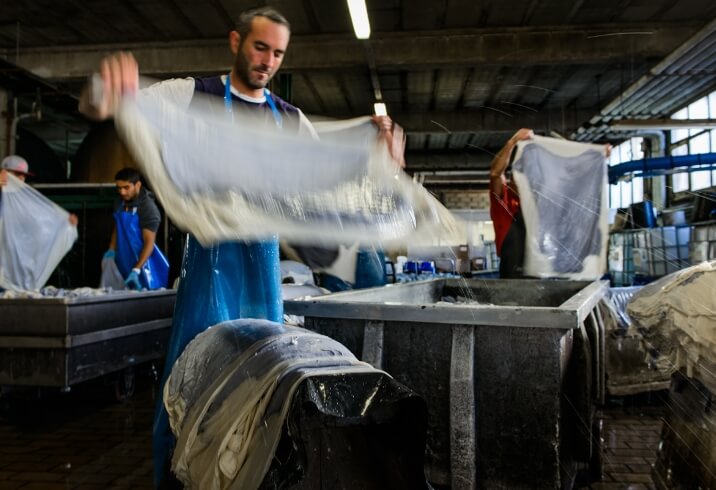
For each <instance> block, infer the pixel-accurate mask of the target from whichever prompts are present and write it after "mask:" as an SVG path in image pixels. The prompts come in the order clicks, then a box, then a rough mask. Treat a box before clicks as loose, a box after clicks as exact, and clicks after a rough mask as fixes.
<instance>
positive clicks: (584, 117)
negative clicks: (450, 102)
mask: <svg viewBox="0 0 716 490" xmlns="http://www.w3.org/2000/svg"><path fill="white" fill-rule="evenodd" d="M596 110H597V108H595V107H592V108H582V109H577V110H576V111H575V110H574V109H572V108H569V109H567V108H555V109H547V110H542V111H539V112H535V113H522V114H518V113H515V114H512V115H509V114H507V113H502V112H495V111H491V110H489V109H479V110H467V109H465V110H460V111H447V112H438V111H435V112H407V113H402V114H401V113H394V114H391V117H392V118H393V119H394V120H395V121H396V122H398V123H399V124H400V125H401V126H402V127H403V128H404V129H405V131H406V132H407V133H409V134H432V133H439V132H447V133H470V132H494V133H503V132H504V133H510V134H512V133H514V132H515V131H517V130H518V129H519V128H532V129H534V130H535V131H539V132H549V131H558V132H562V133H563V132H565V131H569V130H574V129H576V128H577V127H578V126H580V125H582V124H583V123H585V122H587V121H589V119H590V118H591V117H592V116H594V114H595V111H596ZM446 130H447V131H446Z"/></svg>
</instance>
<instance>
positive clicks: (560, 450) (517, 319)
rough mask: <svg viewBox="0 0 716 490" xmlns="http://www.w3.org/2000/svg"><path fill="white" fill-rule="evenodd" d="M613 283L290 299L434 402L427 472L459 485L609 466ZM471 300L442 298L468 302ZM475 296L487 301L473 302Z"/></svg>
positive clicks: (567, 479) (416, 287)
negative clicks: (607, 341) (603, 407)
mask: <svg viewBox="0 0 716 490" xmlns="http://www.w3.org/2000/svg"><path fill="white" fill-rule="evenodd" d="M607 288H608V283H607V282H606V281H595V282H581V281H552V280H502V279H500V280H464V279H436V280H432V281H425V282H416V283H408V284H399V285H389V286H385V287H382V288H375V289H368V290H361V291H350V292H344V293H337V294H333V295H329V296H323V297H319V298H308V299H304V300H295V301H287V302H285V303H284V304H285V310H286V313H289V314H294V315H302V316H304V317H305V327H306V328H308V329H311V330H315V331H317V332H320V333H322V334H325V335H328V336H330V337H333V338H334V339H336V340H338V341H339V342H341V343H343V344H344V345H346V346H347V347H348V348H349V349H351V350H352V351H353V352H354V353H355V354H356V355H357V356H358V357H359V358H361V359H362V360H364V361H367V362H370V363H371V364H373V365H374V366H376V367H380V368H382V369H384V370H385V371H387V372H388V373H390V374H391V375H393V376H394V377H395V378H396V379H397V380H398V381H400V382H401V383H404V384H405V385H406V386H408V387H409V388H411V389H412V390H414V391H416V392H417V393H419V394H420V395H422V396H423V397H424V398H425V399H426V400H427V402H428V413H429V421H428V435H427V449H426V476H427V477H428V479H429V480H430V481H431V482H433V483H436V484H439V485H449V486H450V487H451V488H452V489H453V490H458V489H474V488H486V489H490V488H500V489H502V488H510V489H522V488H524V489H527V488H530V489H535V488H571V487H572V486H573V484H574V480H575V477H576V473H577V468H578V467H581V468H587V469H588V471H589V472H590V473H591V476H592V477H593V478H594V479H598V478H599V476H600V474H601V463H600V462H601V460H600V455H599V449H598V448H599V436H600V431H599V427H598V425H597V423H596V420H595V418H594V409H595V405H596V403H598V402H600V401H603V397H604V382H605V379H604V376H605V372H604V362H603V360H604V328H603V323H602V318H601V315H600V312H599V309H598V308H597V304H598V302H599V301H600V300H601V299H602V298H603V297H604V295H605V293H606V291H607ZM460 297H462V298H464V299H466V300H467V301H469V302H468V303H466V302H462V303H459V302H458V303H446V302H443V301H441V300H442V299H444V298H448V299H449V301H453V300H455V299H459V300H462V298H460ZM477 303H479V304H477Z"/></svg>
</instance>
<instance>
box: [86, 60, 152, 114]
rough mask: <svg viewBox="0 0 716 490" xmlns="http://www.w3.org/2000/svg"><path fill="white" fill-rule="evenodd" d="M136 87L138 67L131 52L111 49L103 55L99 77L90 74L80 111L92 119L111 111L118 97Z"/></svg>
mask: <svg viewBox="0 0 716 490" xmlns="http://www.w3.org/2000/svg"><path fill="white" fill-rule="evenodd" d="M138 89H139V67H138V65H137V60H135V59H134V56H132V54H131V53H123V52H120V53H115V54H112V55H110V56H107V57H106V58H104V59H103V60H102V61H101V63H100V67H99V77H98V76H97V75H94V76H93V77H92V78H91V79H90V83H89V84H88V86H87V87H86V88H85V90H84V92H83V94H82V98H81V100H80V111H81V112H83V113H84V114H85V115H87V116H89V117H91V118H92V119H97V120H100V121H101V120H103V119H107V118H109V117H112V116H113V115H114V112H115V111H116V110H117V107H119V103H120V101H121V100H122V97H124V96H127V95H133V94H135V93H136V92H137V90H138Z"/></svg>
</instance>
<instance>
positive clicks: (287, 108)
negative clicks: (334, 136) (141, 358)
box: [80, 7, 404, 487]
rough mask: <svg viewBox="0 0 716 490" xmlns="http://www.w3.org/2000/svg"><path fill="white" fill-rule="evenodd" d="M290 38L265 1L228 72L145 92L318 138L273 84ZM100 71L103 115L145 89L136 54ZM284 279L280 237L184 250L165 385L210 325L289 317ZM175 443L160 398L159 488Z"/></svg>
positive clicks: (85, 108) (399, 140)
mask: <svg viewBox="0 0 716 490" xmlns="http://www.w3.org/2000/svg"><path fill="white" fill-rule="evenodd" d="M289 38H290V26H289V23H288V21H287V20H286V19H285V18H284V17H283V15H281V14H280V13H279V12H277V11H276V10H275V9H273V8H271V7H261V8H257V9H253V10H250V11H246V12H244V13H242V14H241V15H240V16H239V20H238V22H237V24H236V30H234V31H231V33H230V34H229V46H230V49H231V52H232V53H233V55H234V62H233V65H232V68H231V71H230V72H229V73H228V74H226V75H222V76H214V77H206V78H187V79H181V80H180V79H176V80H168V81H165V82H161V83H158V84H156V85H154V86H152V87H149V88H147V89H144V90H145V91H147V93H157V94H161V95H162V96H164V97H168V98H170V99H171V100H173V101H174V102H175V103H176V104H177V105H179V106H182V107H188V106H189V104H190V103H191V100H192V97H193V95H194V94H195V93H197V92H201V93H205V94H209V95H214V96H216V97H223V99H224V107H225V112H228V113H231V112H233V111H236V112H237V113H238V112H244V111H245V113H250V114H252V115H255V117H256V118H259V120H260V121H262V122H268V123H269V125H275V127H276V128H277V130H279V131H294V132H297V133H299V134H307V135H313V137H315V131H314V130H313V127H312V126H311V124H310V122H309V121H308V119H306V117H305V116H304V115H303V113H302V112H301V111H300V110H299V109H298V108H296V107H294V106H292V105H291V104H289V103H287V102H285V101H284V100H282V99H281V98H279V97H277V96H276V95H275V94H273V93H271V92H270V91H269V90H268V89H267V88H266V86H267V85H268V83H269V81H270V80H271V79H272V78H273V76H274V75H275V74H276V72H277V71H278V69H279V68H280V66H281V63H282V61H283V57H284V54H285V53H286V50H287V48H288V43H289ZM100 74H101V77H102V81H103V84H104V87H103V88H104V90H103V93H102V100H101V101H98V102H96V101H93V103H90V100H89V90H85V93H84V94H83V97H82V99H81V101H80V110H81V111H82V112H84V113H85V114H86V115H87V116H89V117H91V118H93V119H100V120H101V119H106V118H108V117H111V116H112V114H113V113H114V110H115V108H116V107H117V105H118V103H119V101H120V99H121V97H122V95H124V94H131V93H133V92H136V91H137V89H138V85H139V77H138V67H137V63H136V61H135V59H134V57H133V56H132V55H131V54H129V53H118V54H115V55H113V56H110V57H108V58H106V59H104V60H103V61H102V63H101V66H100ZM374 122H375V124H376V125H377V126H378V128H379V130H380V132H381V136H382V137H383V138H385V139H386V140H387V142H388V147H389V149H390V151H391V154H392V155H393V158H394V159H395V160H396V161H397V162H398V163H399V164H400V165H401V166H402V165H403V163H402V161H403V160H402V159H403V149H404V141H403V134H402V130H401V129H400V127H398V126H396V125H395V124H393V122H392V121H391V120H390V118H388V117H387V116H383V117H374ZM280 282H281V274H280V268H279V250H278V241H277V240H275V239H274V240H266V241H260V242H244V241H230V242H221V243H216V244H214V245H211V246H209V247H203V246H201V245H200V244H199V243H198V242H197V240H196V239H195V238H193V237H191V236H190V237H189V240H188V242H187V245H186V249H185V252H184V262H183V265H182V274H181V281H180V284H179V290H178V291H177V302H176V307H175V311H174V324H173V326H172V337H171V340H170V343H169V348H168V352H167V359H166V365H165V370H164V376H163V379H162V385H163V384H164V381H165V380H166V378H167V377H168V375H169V374H170V372H171V368H172V366H173V364H174V361H175V360H176V359H177V358H178V357H179V355H180V354H181V352H182V351H183V350H184V347H185V346H186V345H187V344H188V343H189V342H190V341H191V340H192V339H193V338H194V337H195V336H196V335H197V334H199V333H201V332H202V331H204V330H206V329H207V328H208V327H210V326H212V325H216V324H218V323H220V322H223V321H227V320H233V319H238V318H259V319H267V320H271V321H274V322H279V323H280V322H282V320H283V304H282V301H281V286H280ZM207 296H208V297H207ZM172 445H173V436H172V434H171V431H170V430H169V426H168V419H167V413H166V411H165V409H164V406H163V403H162V400H161V399H160V400H158V403H157V411H156V415H155V423H154V465H155V484H156V486H157V487H158V486H160V485H161V484H162V481H163V480H164V477H165V476H166V475H167V473H168V472H167V468H168V464H169V455H170V452H171V447H172Z"/></svg>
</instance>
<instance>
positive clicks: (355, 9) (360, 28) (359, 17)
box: [348, 0, 370, 39]
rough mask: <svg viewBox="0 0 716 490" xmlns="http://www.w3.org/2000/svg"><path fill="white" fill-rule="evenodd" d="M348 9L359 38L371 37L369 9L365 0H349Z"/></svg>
mask: <svg viewBox="0 0 716 490" xmlns="http://www.w3.org/2000/svg"><path fill="white" fill-rule="evenodd" d="M348 11H349V12H350V14H351V21H352V22H353V30H354V31H355V33H356V37H357V38H358V39H368V38H369V37H370V21H369V20H368V9H367V8H366V6H365V0H348Z"/></svg>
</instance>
